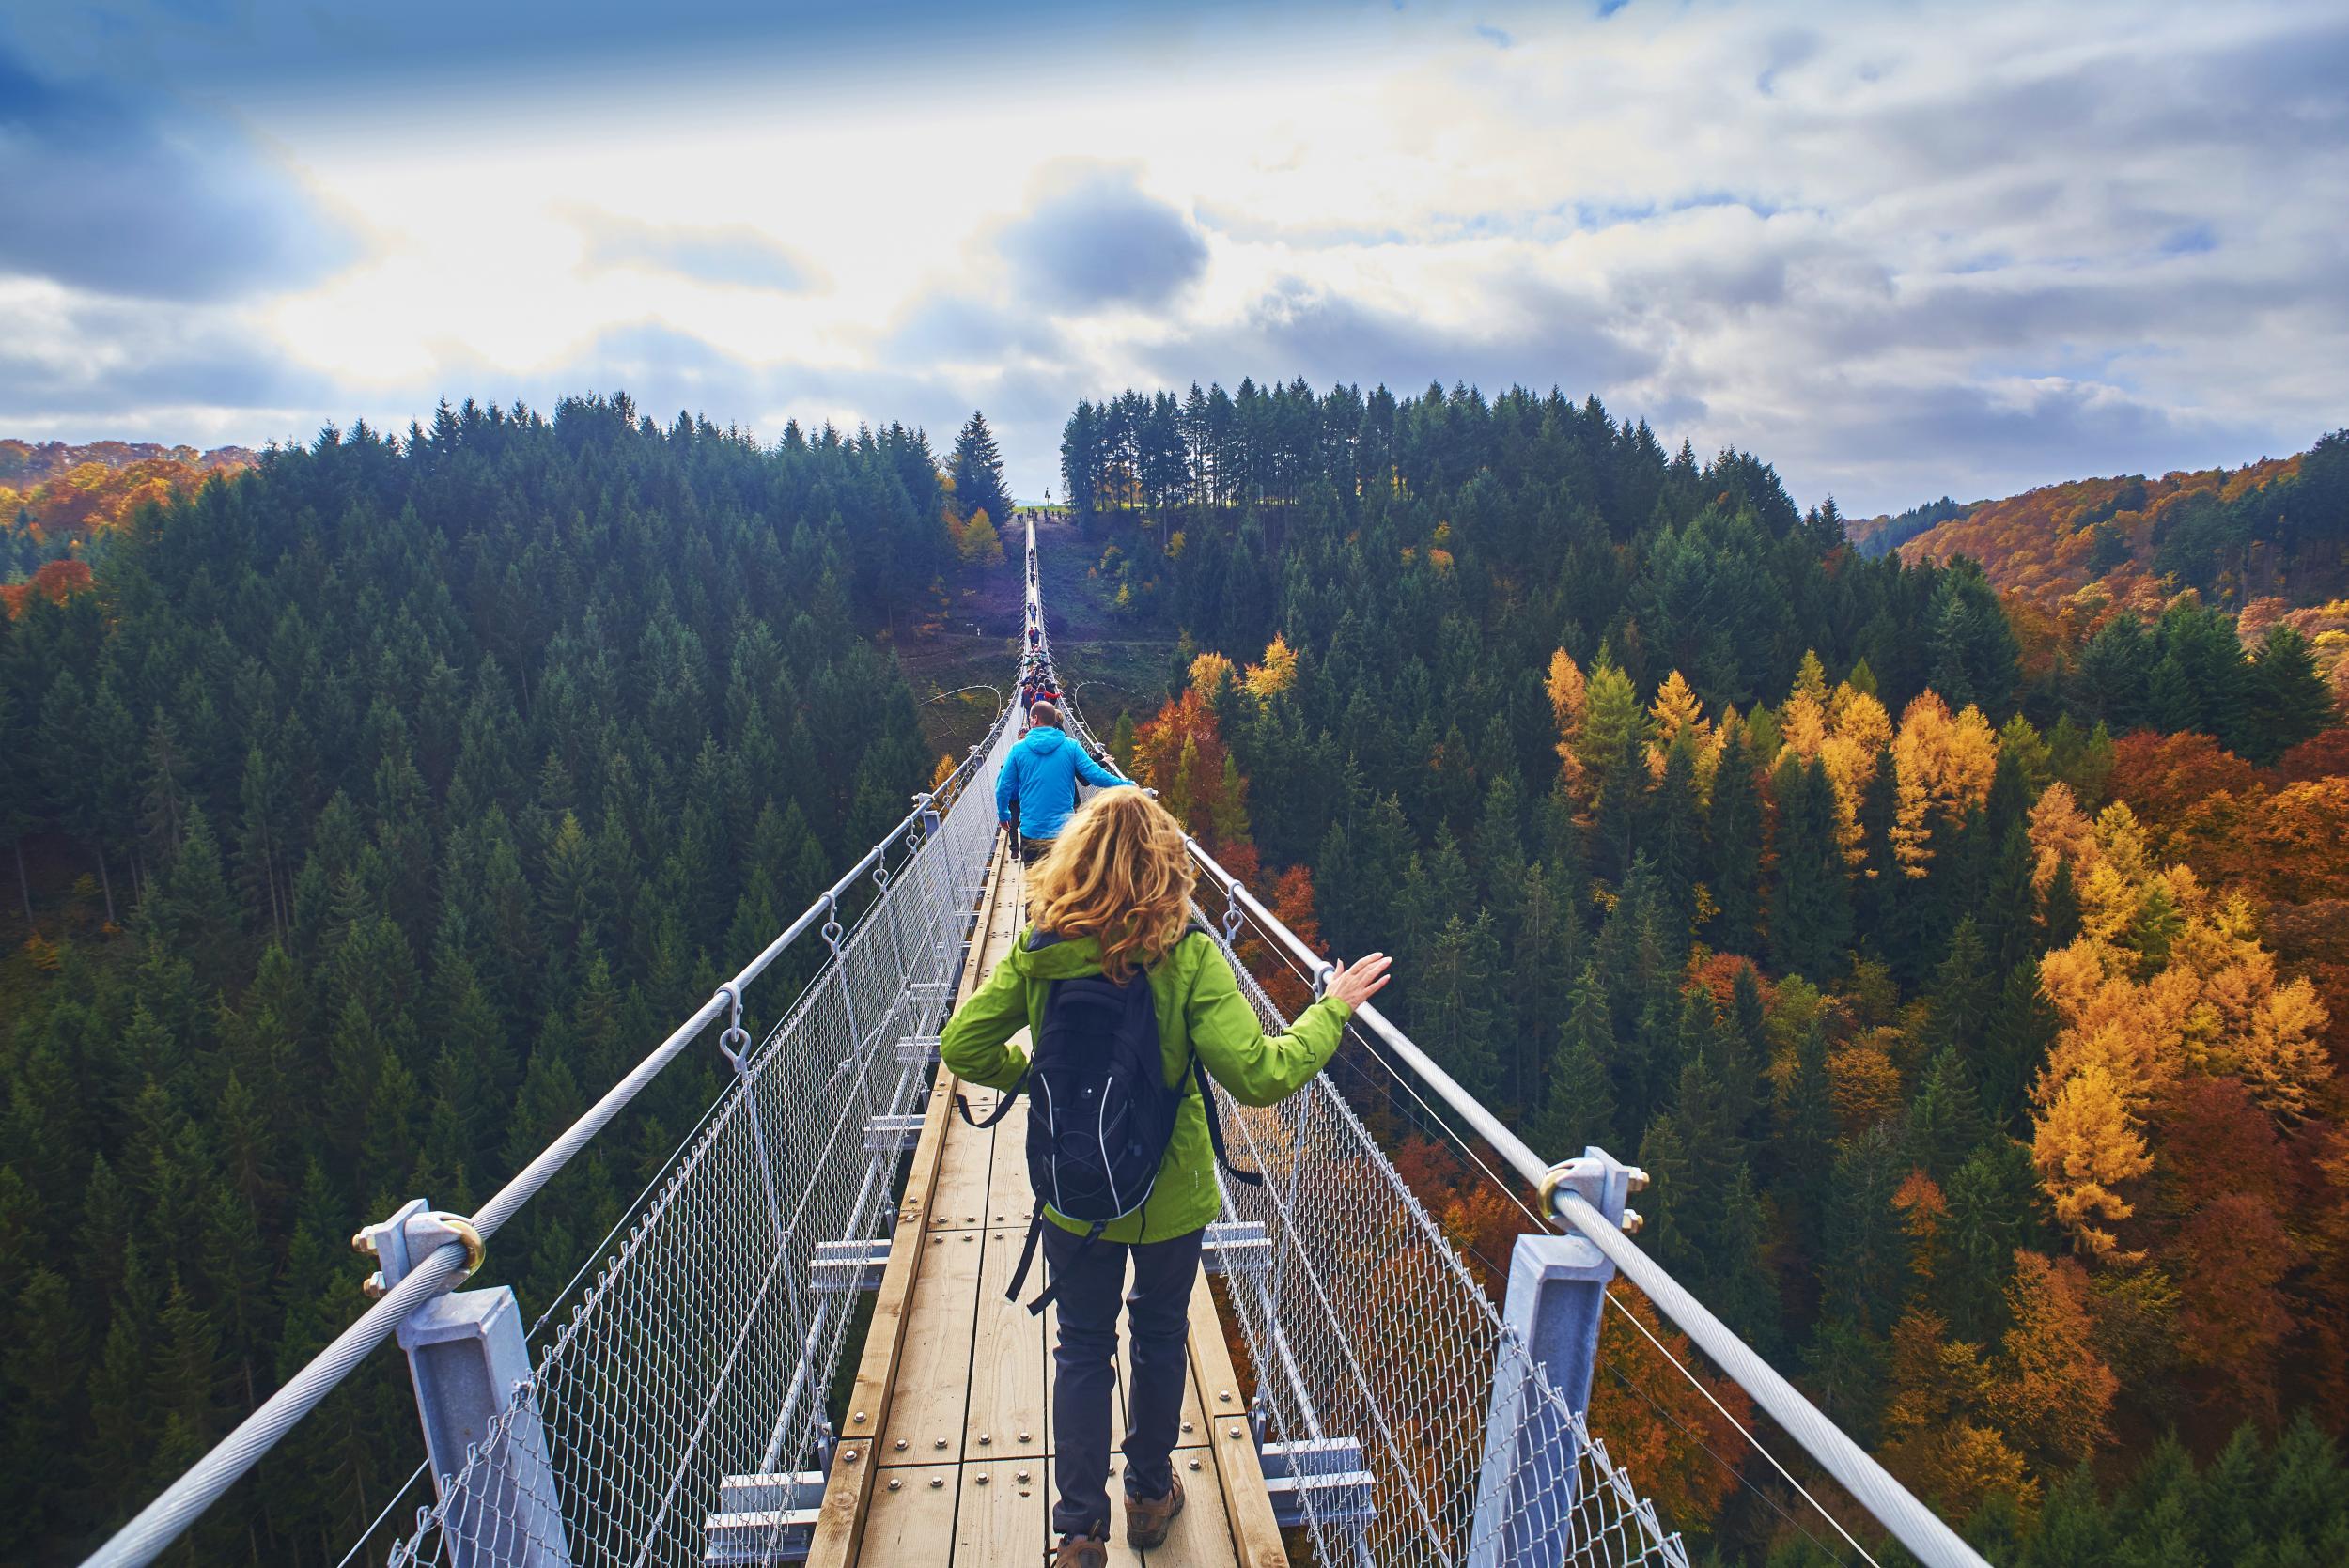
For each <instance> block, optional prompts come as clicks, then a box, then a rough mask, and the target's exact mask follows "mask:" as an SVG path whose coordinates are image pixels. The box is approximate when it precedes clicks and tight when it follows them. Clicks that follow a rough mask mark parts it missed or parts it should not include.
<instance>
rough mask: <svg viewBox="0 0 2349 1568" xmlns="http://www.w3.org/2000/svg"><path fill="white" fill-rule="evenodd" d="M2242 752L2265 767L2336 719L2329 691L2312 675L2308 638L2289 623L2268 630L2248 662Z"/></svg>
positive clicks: (2313, 658)
mask: <svg viewBox="0 0 2349 1568" xmlns="http://www.w3.org/2000/svg"><path fill="white" fill-rule="evenodd" d="M2248 687H2249V691H2248V693H2247V696H2248V704H2247V706H2248V711H2247V712H2246V713H2245V715H2244V719H2243V724H2242V728H2243V732H2244V734H2245V736H2246V737H2248V740H2247V744H2246V746H2245V750H2244V754H2245V755H2246V756H2248V758H2249V759H2250V760H2251V761H2253V762H2255V763H2258V764H2259V765H2260V766H2262V767H2268V766H2271V765H2273V764H2274V763H2275V761H2276V759H2277V758H2279V757H2280V756H2282V755H2283V754H2284V753H2286V752H2288V751H2290V750H2291V749H2292V748H2293V747H2295V746H2296V745H2298V744H2299V743H2300V742H2301V741H2303V740H2306V739H2308V738H2309V737H2310V736H2313V735H2315V734H2316V733H2317V732H2318V731H2320V730H2322V729H2324V728H2325V727H2326V725H2327V724H2330V723H2333V722H2336V720H2337V718H2338V715H2337V714H2336V713H2335V711H2334V707H2333V694H2332V692H2331V691H2330V690H2329V689H2328V688H2327V687H2326V684H2325V677H2324V676H2322V675H2318V674H2317V673H2316V656H2315V654H2314V652H2313V651H2312V650H2311V649H2310V646H2309V640H2308V639H2307V638H2306V637H2303V636H2302V635H2300V631H2299V629H2298V628H2296V627H2295V626H2293V625H2292V624H2291V623H2290V622H2288V621H2279V622H2278V623H2276V624H2275V625H2274V626H2272V627H2270V628H2268V629H2267V637H2266V639H2265V641H2263V643H2262V644H2260V650H2259V653H2258V655H2257V657H2256V658H2254V659H2253V660H2252V661H2251V673H2250V677H2249V680H2248Z"/></svg>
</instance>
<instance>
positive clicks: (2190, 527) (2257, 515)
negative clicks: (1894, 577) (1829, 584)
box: [1869, 430, 2349, 616]
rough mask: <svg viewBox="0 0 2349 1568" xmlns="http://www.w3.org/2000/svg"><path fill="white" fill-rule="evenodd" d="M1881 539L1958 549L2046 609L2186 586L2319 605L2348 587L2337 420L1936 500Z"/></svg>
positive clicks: (2093, 606) (2346, 512)
mask: <svg viewBox="0 0 2349 1568" xmlns="http://www.w3.org/2000/svg"><path fill="white" fill-rule="evenodd" d="M1920 524H1921V525H1922V526H1919V525H1920ZM1887 546H1891V547H1898V548H1900V549H1901V551H1902V553H1903V554H1905V555H1906V556H1907V557H1908V558H1909V559H1910V560H1912V561H1918V560H1931V561H1947V560H1950V559H1952V558H1953V557H1955V556H1959V555H1966V556H1970V557H1972V558H1973V559H1975V560H1977V561H1980V562H1981V563H1982V564H1983V567H1984V569H1985V570H1987V571H1988V572H1989V574H1990V580H1991V581H1992V582H1995V583H1997V584H1998V585H1999V587H2000V588H2001V589H2007V590H2011V591H2013V592H2015V593H2017V594H2020V595H2022V596H2024V597H2025V598H2029V599H2030V600H2031V601H2032V603H2034V604H2035V605H2037V606H2039V607H2040V608H2042V609H2045V610H2048V611H2059V610H2061V609H2063V608H2064V607H2065V606H2067V605H2073V604H2077V610H2078V612H2079V613H2084V614H2087V615H2090V616H2094V615H2096V614H2098V613H2101V612H2103V611H2104V610H2105V609H2106V608H2107V607H2108V606H2109V605H2115V604H2117V605H2124V606H2128V607H2131V608H2134V609H2137V610H2139V611H2155V612H2157V611H2158V610H2159V609H2160V607H2161V606H2162V605H2163V604H2164V603H2165V602H2167V600H2168V599H2169V598H2170V597H2171V596H2173V595H2175V594H2177V593H2178V592H2180V591H2181V590H2185V589H2192V590H2194V591H2195V592H2196V593H2198V594H2200V595H2201V597H2202V598H2203V599H2204V600H2205V601H2206V602H2209V603H2212V604H2217V605H2221V606H2224V607H2225V608H2227V609H2230V610H2236V609H2241V608H2243V607H2244V606H2246V605H2248V604H2250V603H2252V602H2254V601H2258V600H2263V599H2273V600H2278V601H2280V605H2289V606H2294V607H2306V606H2310V605H2320V604H2324V603H2326V602H2327V601H2329V600H2334V599H2339V598H2343V597H2344V596H2349V430H2337V431H2335V432H2334V433H2333V434H2331V435H2328V436H2326V438H2325V439H2324V440H2322V441H2320V442H2317V443H2316V444H2315V445H2314V446H2313V447H2312V448H2310V450H2309V451H2307V452H2304V453H2301V454H2299V455H2297V456H2295V457H2291V458H2275V459H2268V460H2264V461H2261V462H2256V463H2250V464H2247V465H2246V466H2244V467H2242V468H2238V469H2223V468H2214V469H2203V470H2201V471H2199V472H2195V473H2183V472H2181V473H2173V474H2163V475H2162V476H2161V477H2159V478H2157V479H2148V478H2146V477H2144V476H2143V475H2141V474H2124V475H2123V476H2121V477H2119V478H2112V479H2078V480H2075V481H2073V482H2071V483H2069V484H2063V485H2049V486H2046V488H2044V489H2035V490H2029V491H2026V492H2025V493H2023V494H2021V495H2015V496H2009V497H2008V498H2006V499H2005V500H2003V501H1985V502H1981V503H1978V504H1976V505H1971V506H1958V505H1953V504H1952V503H1951V502H1949V501H1947V500H1946V499H1945V500H1943V501H1940V502H1937V503H1936V504H1934V505H1931V506H1926V507H1920V508H1918V509H1917V510H1916V511H1915V512H1911V513H1904V514H1903V515H1902V516H1901V517H1899V518H1894V519H1890V520H1889V521H1888V522H1887V525H1886V527H1885V528H1884V529H1883V530H1882V531H1881V534H1880V535H1879V536H1877V537H1875V538H1873V539H1871V541H1870V545H1869V548H1871V549H1872V550H1875V551H1876V552H1878V553H1881V550H1882V548H1883V547H1887ZM2280 605H2279V607H2280Z"/></svg>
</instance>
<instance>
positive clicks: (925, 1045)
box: [897, 1034, 938, 1067]
mask: <svg viewBox="0 0 2349 1568" xmlns="http://www.w3.org/2000/svg"><path fill="white" fill-rule="evenodd" d="M937 1060H938V1036H937V1035H935V1034H903V1035H899V1036H898V1038H897V1062H898V1064H899V1065H901V1066H907V1067H926V1066H928V1065H929V1064H930V1063H933V1062H936V1061H937Z"/></svg>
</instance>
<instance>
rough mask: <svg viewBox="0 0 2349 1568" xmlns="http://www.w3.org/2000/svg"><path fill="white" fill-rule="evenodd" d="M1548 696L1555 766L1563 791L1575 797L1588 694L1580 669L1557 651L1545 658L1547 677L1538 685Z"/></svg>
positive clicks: (1564, 654)
mask: <svg viewBox="0 0 2349 1568" xmlns="http://www.w3.org/2000/svg"><path fill="white" fill-rule="evenodd" d="M1542 689H1543V691H1547V692H1548V694H1549V711H1550V714H1551V716H1552V717H1554V718H1555V719H1556V720H1557V722H1558V763H1559V767H1560V768H1562V769H1563V772H1564V775H1565V781H1566V787H1567V788H1568V789H1571V790H1573V791H1574V792H1575V793H1576V794H1577V795H1578V796H1579V795H1580V793H1581V788H1582V762H1581V758H1580V755H1579V751H1578V748H1579V746H1580V744H1581V740H1582V710H1583V707H1584V706H1585V703H1586V700H1587V696H1588V692H1587V690H1586V683H1585V682H1584V681H1583V679H1582V667H1581V666H1580V665H1579V664H1577V663H1576V662H1575V661H1574V658H1573V656H1572V655H1571V654H1569V653H1567V652H1566V650H1565V649H1563V648H1560V649H1559V650H1558V651H1557V652H1556V653H1553V654H1551V655H1550V656H1549V677H1548V679H1547V680H1545V681H1544V682H1543V683H1542Z"/></svg>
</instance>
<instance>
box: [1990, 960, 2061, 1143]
mask: <svg viewBox="0 0 2349 1568" xmlns="http://www.w3.org/2000/svg"><path fill="white" fill-rule="evenodd" d="M2058 1023H2059V1020H2058V1019H2057V1017H2056V1012H2055V1008H2054V1006H2053V1005H2052V1004H2051V1003H2050V1002H2049V1001H2047V998H2046V992H2045V991H2044V990H2043V989H2042V988H2041V986H2040V983H2039V966H2038V965H2037V964H2036V963H2033V962H2031V961H2030V960H2028V959H2027V960H2025V961H2024V962H2022V963H2019V964H2017V965H2015V967H2014V968H2013V969H2011V970H2007V974H2006V983H2005V985H2004V986H2001V987H2000V988H1999V1000H1998V1002H1997V1004H1996V1006H1994V1007H1993V1008H1992V1010H1991V1013H1990V1016H1989V1017H1988V1018H1987V1019H1986V1020H1985V1021H1984V1023H1983V1042H1982V1055H1981V1061H1982V1072H1981V1079H1982V1105H1983V1113H1984V1114H1985V1115H1986V1116H1987V1117H1988V1118H1989V1120H1990V1122H1991V1124H1992V1125H1993V1126H1999V1127H2001V1128H2004V1129H2006V1130H2007V1131H2010V1132H2019V1131H2020V1130H2021V1129H2022V1126H2023V1113H2024V1110H2025V1107H2026V1105H2027V1103H2028V1097H2029V1094H2030V1086H2031V1084H2032V1082H2033V1081H2035V1080H2036V1079H2037V1078H2038V1076H2039V1069H2040V1065H2041V1063H2044V1062H2046V1058H2047V1050H2048V1048H2049V1047H2051V1046H2053V1045H2054V1044H2055V1038H2056V1030H2057V1027H2058Z"/></svg>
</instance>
